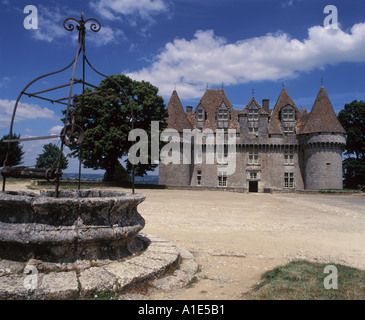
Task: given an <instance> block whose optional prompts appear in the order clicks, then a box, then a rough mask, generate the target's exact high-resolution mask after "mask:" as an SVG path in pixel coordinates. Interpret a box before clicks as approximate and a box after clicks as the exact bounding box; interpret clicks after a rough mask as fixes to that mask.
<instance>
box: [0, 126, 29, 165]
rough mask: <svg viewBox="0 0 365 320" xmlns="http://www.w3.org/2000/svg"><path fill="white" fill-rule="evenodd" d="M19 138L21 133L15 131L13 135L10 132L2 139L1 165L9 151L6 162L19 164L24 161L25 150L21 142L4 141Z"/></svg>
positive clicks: (0, 142)
mask: <svg viewBox="0 0 365 320" xmlns="http://www.w3.org/2000/svg"><path fill="white" fill-rule="evenodd" d="M19 138H20V135H17V134H15V133H13V134H12V135H11V136H10V135H9V134H7V135H4V136H3V137H2V138H1V139H0V167H1V166H3V164H4V160H5V157H6V154H7V152H9V154H8V159H7V162H6V165H7V166H17V165H19V164H21V163H22V162H23V156H24V151H23V146H22V145H21V144H20V142H12V143H10V144H9V143H7V142H3V141H4V140H8V139H19Z"/></svg>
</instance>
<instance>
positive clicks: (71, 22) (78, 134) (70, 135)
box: [2, 12, 134, 197]
mask: <svg viewBox="0 0 365 320" xmlns="http://www.w3.org/2000/svg"><path fill="white" fill-rule="evenodd" d="M88 23H90V30H91V31H93V32H99V31H100V29H101V24H100V22H99V21H98V20H96V19H94V18H89V19H87V20H84V13H83V12H82V13H81V19H80V20H77V19H76V18H73V17H69V18H66V19H65V20H64V21H63V27H64V28H65V30H67V31H73V30H74V29H75V26H76V29H77V30H78V32H79V34H78V44H77V50H76V57H75V59H74V60H73V61H72V62H71V63H70V64H69V65H67V66H66V67H64V68H62V69H60V70H57V71H54V72H51V73H47V74H44V75H42V76H39V77H38V78H36V79H34V80H32V81H31V82H29V83H28V84H27V85H26V86H25V87H24V89H23V90H22V91H21V92H20V94H19V96H18V98H17V100H16V103H15V106H14V110H13V115H12V118H11V124H10V132H9V139H7V140H4V141H3V142H6V143H8V150H7V153H6V156H5V160H4V163H3V170H2V175H3V187H2V191H5V185H6V174H4V173H3V171H4V169H6V168H7V167H6V165H7V161H8V155H9V150H10V144H11V143H12V142H20V141H32V140H42V139H54V138H60V139H61V146H60V151H59V157H58V161H57V166H56V168H55V170H53V177H55V196H56V197H58V194H59V185H60V176H61V175H62V172H61V171H60V164H61V159H62V154H63V149H64V145H65V144H66V145H69V144H72V142H71V140H72V139H77V141H76V143H75V144H76V145H79V146H80V148H81V145H82V140H83V130H82V128H81V127H79V126H78V125H76V124H75V121H74V119H73V117H72V116H70V107H71V105H72V104H73V103H72V101H73V100H74V99H75V98H81V103H77V104H81V107H83V105H84V99H83V97H85V96H88V95H91V94H95V93H101V92H104V93H108V96H106V97H103V98H100V99H98V100H99V101H100V100H106V99H111V98H124V99H125V100H126V101H127V106H128V107H129V110H130V117H131V127H132V130H133V128H134V116H133V109H132V105H131V103H130V98H129V96H128V95H127V93H126V91H125V90H124V88H123V87H122V86H121V85H120V84H119V83H118V82H116V81H115V80H113V79H112V78H111V77H109V76H106V75H104V74H103V73H101V72H99V71H98V70H96V69H95V68H94V67H93V66H92V64H91V63H90V61H89V60H88V58H87V56H86V46H85V35H86V24H88ZM81 53H82V79H75V72H76V66H77V63H78V60H79V57H80V55H81ZM86 64H87V65H88V66H89V67H90V68H91V69H92V70H93V71H94V72H95V73H97V74H98V75H100V76H102V77H104V78H105V79H108V80H110V81H111V82H112V83H114V84H115V85H116V87H117V88H118V89H120V92H121V94H120V93H113V92H110V91H107V90H103V89H101V88H100V87H98V86H96V85H93V84H91V83H88V82H86V77H85V69H86ZM71 66H72V67H73V70H72V77H71V79H70V82H69V83H66V84H63V85H59V86H56V87H52V88H48V89H44V90H41V91H37V92H33V93H29V92H26V90H28V88H29V87H30V86H31V85H33V84H34V83H36V82H37V81H39V80H41V79H44V78H46V77H49V76H52V75H55V74H59V73H62V72H64V71H66V70H67V69H69V68H70V67H71ZM74 84H82V94H78V95H76V94H75V95H73V86H74ZM85 86H88V87H91V88H94V89H97V90H98V91H96V92H95V91H94V92H91V93H85ZM66 87H70V90H69V95H68V96H67V97H65V98H60V99H50V98H47V97H44V96H42V94H43V93H46V92H50V91H54V90H57V89H61V88H66ZM24 95H25V96H28V97H34V98H38V99H41V100H45V101H49V102H51V103H52V104H54V103H58V104H61V105H65V106H67V108H66V115H65V122H64V128H63V130H62V131H61V133H60V135H51V136H42V137H34V138H20V139H12V137H13V126H14V121H15V115H16V111H17V108H18V105H19V102H20V100H21V98H22V97H23V96H24ZM66 101H67V102H66ZM74 106H75V107H76V105H75V104H74ZM70 120H71V124H69V122H70ZM82 125H83V124H82ZM67 139H69V140H67ZM81 167H82V161H81V159H80V157H79V179H78V189H80V181H81ZM22 168H26V167H22ZM52 169H53V168H49V169H46V170H45V172H44V173H45V176H44V178H45V179H47V180H48V179H49V177H50V170H52ZM5 171H6V170H5ZM132 193H134V165H133V164H132Z"/></svg>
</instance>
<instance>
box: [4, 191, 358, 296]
mask: <svg viewBox="0 0 365 320" xmlns="http://www.w3.org/2000/svg"><path fill="white" fill-rule="evenodd" d="M7 189H8V190H27V188H26V186H25V185H24V184H23V185H22V184H17V185H15V184H14V185H12V184H9V185H7ZM28 191H29V190H28ZM127 191H130V190H127ZM137 192H139V193H144V194H146V196H147V198H146V200H145V201H144V202H143V203H142V204H141V205H139V212H140V213H141V215H142V216H143V217H144V218H145V220H146V227H145V228H144V229H143V233H147V234H153V235H156V236H158V237H161V238H166V239H168V240H170V241H172V242H174V243H175V244H177V245H179V246H182V247H185V248H186V249H188V250H190V251H191V252H192V253H193V254H194V256H195V258H196V261H197V262H198V264H199V266H200V270H201V271H200V272H199V273H197V280H198V281H197V282H196V283H195V284H194V285H193V286H192V287H191V288H183V289H180V290H177V291H173V292H167V293H164V292H155V293H153V294H151V296H150V298H152V299H194V300H197V299H204V300H206V299H226V300H229V299H244V293H245V292H247V291H248V290H250V288H251V287H252V286H253V285H255V284H257V283H258V282H259V281H260V276H261V274H262V273H263V272H265V271H267V270H269V269H272V268H273V267H275V266H278V265H282V264H285V263H287V262H289V261H290V260H293V259H308V260H312V261H319V262H335V263H341V264H346V265H350V266H353V267H357V268H361V269H365V245H364V244H365V197H363V196H355V195H354V196H332V195H299V194H242V193H232V192H223V191H222V192H220V191H184V190H137Z"/></svg>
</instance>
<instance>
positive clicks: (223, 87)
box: [222, 81, 224, 89]
mask: <svg viewBox="0 0 365 320" xmlns="http://www.w3.org/2000/svg"><path fill="white" fill-rule="evenodd" d="M223 88H224V82H223V81H222V89H223Z"/></svg>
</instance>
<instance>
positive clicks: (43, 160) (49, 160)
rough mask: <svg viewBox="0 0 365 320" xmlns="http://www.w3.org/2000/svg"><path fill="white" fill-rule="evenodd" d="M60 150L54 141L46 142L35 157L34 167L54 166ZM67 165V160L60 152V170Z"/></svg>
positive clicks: (45, 167)
mask: <svg viewBox="0 0 365 320" xmlns="http://www.w3.org/2000/svg"><path fill="white" fill-rule="evenodd" d="M59 154H60V150H59V148H58V147H57V145H55V144H54V143H48V144H45V145H44V146H43V153H41V154H39V155H38V157H37V159H36V165H35V167H36V168H43V169H47V168H56V167H57V162H58V159H59ZM67 167H68V160H67V159H66V157H65V156H64V155H63V154H62V156H61V163H60V170H65V169H67Z"/></svg>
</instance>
